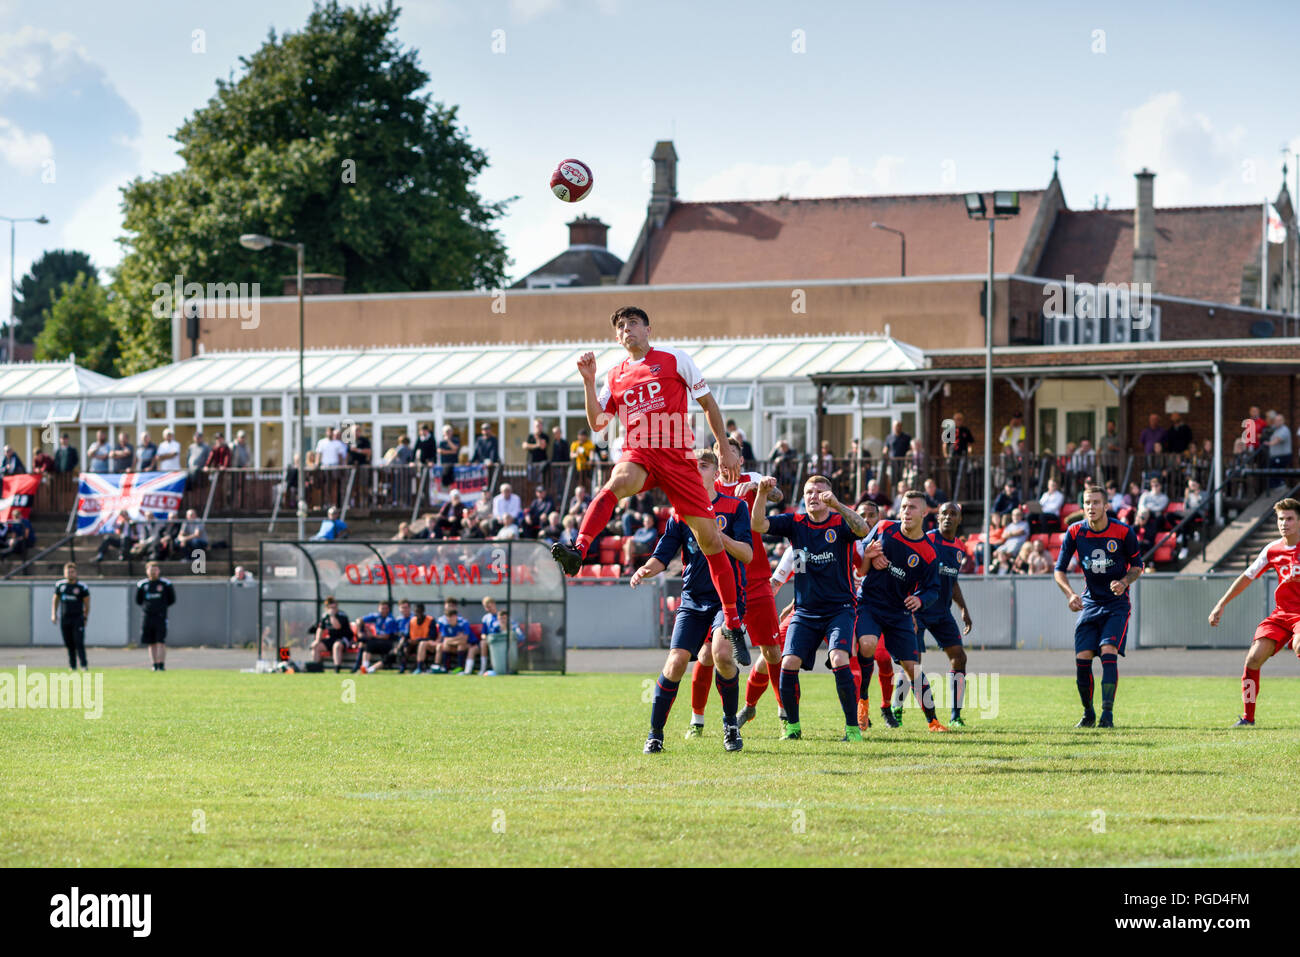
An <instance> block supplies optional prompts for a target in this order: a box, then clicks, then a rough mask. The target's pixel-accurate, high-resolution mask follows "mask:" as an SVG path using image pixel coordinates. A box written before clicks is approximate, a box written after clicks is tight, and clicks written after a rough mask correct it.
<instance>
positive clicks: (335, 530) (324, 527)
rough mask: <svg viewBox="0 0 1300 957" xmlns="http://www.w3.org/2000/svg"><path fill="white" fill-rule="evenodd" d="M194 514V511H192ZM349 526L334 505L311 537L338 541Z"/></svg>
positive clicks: (318, 540)
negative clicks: (341, 518)
mask: <svg viewBox="0 0 1300 957" xmlns="http://www.w3.org/2000/svg"><path fill="white" fill-rule="evenodd" d="M190 511H191V512H193V511H194V510H193V509H190ZM347 530H348V525H347V522H344V521H342V520H340V519H339V510H338V509H337V508H335V507H334V506H333V505H331V506H330V507H329V509H328V510H327V511H326V512H325V518H323V519H322V520H321V523H320V531H318V532H317V533H316V534H315V535H313V536H312V537H311V541H313V542H332V541H335V540H336V539H340V538H343V537H344V535H345V534H346V533H347Z"/></svg>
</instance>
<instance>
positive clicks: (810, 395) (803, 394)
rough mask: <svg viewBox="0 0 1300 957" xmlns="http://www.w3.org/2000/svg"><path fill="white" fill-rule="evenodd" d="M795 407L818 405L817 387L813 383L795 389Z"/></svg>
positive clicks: (800, 385) (797, 386)
mask: <svg viewBox="0 0 1300 957" xmlns="http://www.w3.org/2000/svg"><path fill="white" fill-rule="evenodd" d="M794 404H795V405H816V404H817V387H816V386H815V385H813V384H812V383H807V384H803V383H801V384H799V385H796V386H795V387H794Z"/></svg>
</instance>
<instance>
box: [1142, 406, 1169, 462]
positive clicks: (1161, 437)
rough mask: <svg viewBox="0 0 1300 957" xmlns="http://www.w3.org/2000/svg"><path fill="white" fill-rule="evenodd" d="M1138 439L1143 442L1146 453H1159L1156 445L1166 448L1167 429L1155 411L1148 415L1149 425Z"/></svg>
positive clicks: (1143, 449)
mask: <svg viewBox="0 0 1300 957" xmlns="http://www.w3.org/2000/svg"><path fill="white" fill-rule="evenodd" d="M1138 441H1139V442H1141V443H1142V451H1143V452H1144V453H1145V454H1146V455H1157V454H1159V453H1158V452H1157V451H1156V445H1159V446H1160V447H1161V449H1163V448H1164V444H1165V430H1164V429H1163V428H1162V427H1161V425H1160V416H1159V415H1157V414H1156V413H1155V412H1152V413H1151V414H1150V415H1149V416H1147V427H1146V428H1145V429H1143V430H1142V434H1141V435H1140V436H1138Z"/></svg>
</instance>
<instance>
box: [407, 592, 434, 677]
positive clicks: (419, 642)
mask: <svg viewBox="0 0 1300 957" xmlns="http://www.w3.org/2000/svg"><path fill="white" fill-rule="evenodd" d="M433 625H434V622H433V619H432V618H430V617H429V616H428V615H426V614H425V612H424V602H422V601H417V602H416V603H415V613H414V614H413V615H412V616H411V620H410V621H408V622H407V623H406V640H407V645H408V647H414V648H415V670H414V671H413V672H412V674H417V675H419V674H424V662H425V659H426V658H428V656H429V652H430V651H434V650H437V647H438V634H437V632H436V631H435V630H434V627H433ZM405 664H406V663H405V662H403V663H402V666H403V667H405Z"/></svg>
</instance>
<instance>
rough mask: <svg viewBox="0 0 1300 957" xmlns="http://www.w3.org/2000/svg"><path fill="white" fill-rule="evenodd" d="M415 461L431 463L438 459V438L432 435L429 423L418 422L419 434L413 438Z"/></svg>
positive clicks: (425, 463)
mask: <svg viewBox="0 0 1300 957" xmlns="http://www.w3.org/2000/svg"><path fill="white" fill-rule="evenodd" d="M415 461H417V462H419V463H420V464H421V465H432V464H433V463H435V462H437V461H438V440H437V439H435V438H434V437H433V431H432V430H431V429H430V428H429V423H427V422H422V423H420V435H419V438H417V439H416V440H415Z"/></svg>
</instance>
